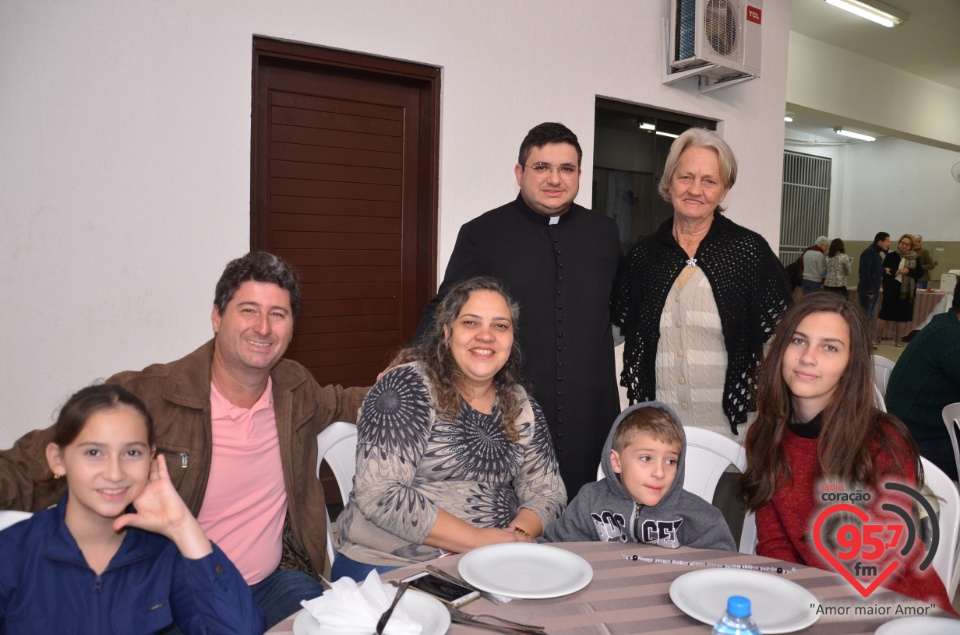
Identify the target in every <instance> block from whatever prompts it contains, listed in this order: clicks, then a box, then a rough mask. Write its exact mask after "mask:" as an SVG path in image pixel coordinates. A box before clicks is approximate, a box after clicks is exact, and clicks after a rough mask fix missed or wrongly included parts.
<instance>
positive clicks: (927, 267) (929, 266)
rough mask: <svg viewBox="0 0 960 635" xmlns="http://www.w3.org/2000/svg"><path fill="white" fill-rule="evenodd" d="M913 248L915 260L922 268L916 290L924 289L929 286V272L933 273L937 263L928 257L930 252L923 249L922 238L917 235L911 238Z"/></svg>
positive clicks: (931, 257)
mask: <svg viewBox="0 0 960 635" xmlns="http://www.w3.org/2000/svg"><path fill="white" fill-rule="evenodd" d="M913 248H914V249H916V251H917V259H918V260H919V261H920V266H921V267H922V268H923V275H922V276H920V279H919V280H917V288H918V289H926V288H927V287H929V286H930V272H931V271H933V269H934V267H936V266H937V265H938V264H939V263H938V262H937V261H935V260H934V259H933V256H931V255H930V250H929V249H925V248H924V247H923V236H921V235H920V234H917V235H916V236H914V237H913Z"/></svg>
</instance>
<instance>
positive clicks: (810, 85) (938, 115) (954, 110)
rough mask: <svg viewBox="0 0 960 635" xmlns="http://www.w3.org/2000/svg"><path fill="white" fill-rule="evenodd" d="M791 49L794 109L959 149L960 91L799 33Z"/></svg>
mask: <svg viewBox="0 0 960 635" xmlns="http://www.w3.org/2000/svg"><path fill="white" fill-rule="evenodd" d="M768 4H769V3H768ZM764 8H766V6H765V7H764ZM789 50H790V66H789V71H790V72H789V73H788V83H787V102H789V105H790V110H793V111H795V112H798V113H802V112H804V111H810V112H811V113H820V114H829V115H832V119H833V120H834V121H835V123H837V124H843V125H851V126H858V125H859V126H860V127H862V128H864V129H866V130H870V131H873V132H876V133H879V134H886V135H895V136H897V137H899V138H901V139H908V140H912V141H917V142H919V143H925V144H928V145H932V146H936V147H940V148H944V149H948V150H954V151H960V114H958V113H960V90H957V89H955V88H950V87H948V86H944V85H943V84H937V83H935V82H931V81H929V80H927V79H923V78H922V77H918V76H916V75H911V74H910V73H907V72H905V71H902V70H899V69H896V68H893V67H892V66H887V65H886V64H881V63H879V62H876V61H874V60H871V59H867V58H865V57H862V56H860V55H856V54H854V53H850V52H849V51H845V50H843V49H841V48H838V47H836V46H831V45H829V44H825V43H823V42H820V41H818V40H814V39H813V38H810V37H807V36H805V35H801V34H800V33H796V32H791V33H790V47H789Z"/></svg>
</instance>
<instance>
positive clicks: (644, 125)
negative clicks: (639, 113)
mask: <svg viewBox="0 0 960 635" xmlns="http://www.w3.org/2000/svg"><path fill="white" fill-rule="evenodd" d="M640 129H641V130H656V129H657V127H656V126H655V125H653V124H652V123H647V122H641V123H640Z"/></svg>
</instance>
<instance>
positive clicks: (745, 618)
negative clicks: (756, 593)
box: [713, 595, 760, 635]
mask: <svg viewBox="0 0 960 635" xmlns="http://www.w3.org/2000/svg"><path fill="white" fill-rule="evenodd" d="M713 635H760V628H759V627H758V626H757V623H756V622H754V621H753V618H752V617H750V600H749V599H747V598H745V597H743V596H742V595H733V596H731V597H730V599H728V600H727V612H726V613H725V614H724V616H723V617H721V618H720V621H719V622H717V625H716V626H714V627H713Z"/></svg>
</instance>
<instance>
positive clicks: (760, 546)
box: [756, 430, 953, 612]
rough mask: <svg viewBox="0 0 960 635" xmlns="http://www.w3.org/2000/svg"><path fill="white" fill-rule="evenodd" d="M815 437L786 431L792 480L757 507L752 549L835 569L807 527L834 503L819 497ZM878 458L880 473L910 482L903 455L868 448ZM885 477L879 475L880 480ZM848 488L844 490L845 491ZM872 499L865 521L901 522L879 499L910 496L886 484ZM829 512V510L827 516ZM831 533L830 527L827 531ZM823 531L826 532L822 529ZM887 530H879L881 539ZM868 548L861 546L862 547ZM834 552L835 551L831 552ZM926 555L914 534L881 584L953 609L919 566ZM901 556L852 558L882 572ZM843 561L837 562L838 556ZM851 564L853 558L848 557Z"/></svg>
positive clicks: (903, 503)
mask: <svg viewBox="0 0 960 635" xmlns="http://www.w3.org/2000/svg"><path fill="white" fill-rule="evenodd" d="M818 443H819V440H818V439H805V438H802V437H799V436H797V435H796V434H794V433H793V432H791V431H789V430H787V431H786V436H785V437H784V443H783V448H784V451H785V452H786V455H787V461H788V462H789V463H790V469H791V471H792V473H793V480H792V481H788V482H787V483H786V486H785V487H783V488H782V489H780V490H779V491H778V492H777V493H776V494H775V495H774V496H773V499H772V500H771V501H770V502H769V503H767V504H766V505H763V506H762V507H760V508H759V509H758V510H757V516H756V520H757V536H758V543H757V554H759V555H761V556H767V557H769V558H777V559H780V560H787V561H789V562H796V563H799V564H804V565H808V566H812V567H818V568H820V569H825V570H827V571H835V569H834V567H833V566H832V565H831V564H830V563H829V562H828V561H827V560H826V559H825V558H824V557H823V556H822V555H821V554H820V552H819V551H817V547H816V545H815V544H814V541H813V537H812V532H813V525H814V522H815V521H816V518H817V516H818V515H819V514H820V512H821V511H823V510H824V509H825V508H827V507H829V506H831V505H835V504H837V501H824V500H822V498H821V494H822V493H823V491H822V490H821V489H820V488H821V485H822V483H823V477H822V475H821V473H820V466H819V465H818V463H817V444H818ZM874 458H875V460H876V461H878V462H879V466H880V474H881V475H886V476H887V477H888V478H889V479H891V480H896V481H898V482H902V483H905V484H908V485H912V484H913V483H914V482H915V480H916V473H915V471H914V470H913V467H912V465H911V464H910V462H909V461H908V460H906V459H904V460H902V461H900V462H899V465H898V463H897V462H896V461H895V460H894V457H893V456H892V455H890V454H889V453H888V454H886V455H883V454H882V453H879V451H878V452H877V453H874ZM883 480H886V479H884V478H883V476H881V482H882V481H883ZM848 493H849V492H848ZM871 495H872V498H871V499H870V502H869V503H867V504H866V505H867V506H866V509H865V511H866V512H867V514H868V515H869V517H870V521H869V522H870V523H871V524H873V523H878V524H879V523H882V524H884V525H886V524H887V523H890V524H900V525H902V524H903V521H902V520H901V519H900V518H899V517H898V516H896V514H893V513H890V512H886V511H884V510H882V509H881V505H882V504H883V503H892V504H894V505H897V506H899V507H900V508H902V509H905V510H910V509H911V499H910V497H909V496H907V495H905V494H900V493H895V492H891V491H890V490H886V489H882V488H880V489H875V490H873V491H871ZM832 516H833V515H831V517H832ZM833 531H834V535H835V533H836V529H834V530H833ZM823 533H824V534H825V535H826V533H827V532H826V531H824V532H823ZM890 535H891V534H889V533H883V534H880V536H881V537H882V538H884V540H887V539H889V537H890ZM905 535H906V534H904V536H905ZM904 540H905V537H901V539H900V541H899V543H898V545H897V546H898V547H899V548H902V546H903V544H904V543H903V541H904ZM864 549H865V550H868V548H867V547H864ZM834 553H835V552H834ZM925 555H926V549H925V548H924V546H923V543H922V542H921V541H920V540H919V539H917V540H916V542H915V543H914V547H913V549H912V550H911V551H910V553H908V554H907V556H906V557H904V558H902V560H901V565H900V567H899V568H898V569H897V570H896V571H895V572H894V573H893V574H892V575H891V576H890V577H889V578H887V579H886V580H885V581H884V582H883V584H882V586H883V587H884V588H886V589H889V590H891V591H895V592H897V593H901V594H903V595H906V596H908V597H912V598H916V599H918V600H923V601H928V602H935V603H936V606H937V608H941V609H944V610H946V611H951V612H952V611H953V608H952V607H951V604H950V601H949V599H948V598H947V591H946V588H945V587H944V585H943V582H942V581H941V580H940V577H939V576H938V575H937V572H936V571H935V570H934V568H933V565H932V564H931V565H930V566H928V567H927V569H926V571H920V570H919V565H920V563H921V562H922V561H923V558H924V557H925ZM894 557H896V558H901V556H900V553H899V550H894V549H888V550H886V552H885V553H884V557H882V558H881V559H880V560H875V561H870V562H867V561H866V559H864V558H859V557H858V558H855V559H854V560H857V561H861V562H864V563H867V564H870V565H875V566H877V567H878V570H879V571H883V570H884V569H885V568H886V565H887V564H888V563H889V562H890V561H891V559H893V558H894ZM841 562H843V561H841ZM849 564H850V565H851V566H852V565H853V561H849ZM859 579H860V581H861V582H862V583H863V584H864V586H867V585H868V584H869V583H870V581H871V579H872V578H869V577H862V576H861V577H860V578H859Z"/></svg>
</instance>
